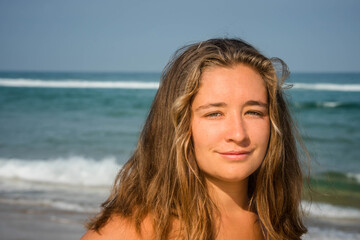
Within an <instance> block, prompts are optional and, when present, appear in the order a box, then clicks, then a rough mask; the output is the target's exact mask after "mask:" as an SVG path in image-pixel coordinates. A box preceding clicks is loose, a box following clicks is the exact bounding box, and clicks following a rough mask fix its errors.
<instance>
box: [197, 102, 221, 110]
mask: <svg viewBox="0 0 360 240" xmlns="http://www.w3.org/2000/svg"><path fill="white" fill-rule="evenodd" d="M211 107H226V103H224V102H218V103H209V104H205V105H201V106H199V107H198V108H196V109H195V112H197V111H200V110H203V109H207V108H211Z"/></svg>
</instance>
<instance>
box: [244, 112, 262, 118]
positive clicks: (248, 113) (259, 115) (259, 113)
mask: <svg viewBox="0 0 360 240" xmlns="http://www.w3.org/2000/svg"><path fill="white" fill-rule="evenodd" d="M246 115H250V116H254V117H263V116H264V113H262V112H259V111H247V112H246Z"/></svg>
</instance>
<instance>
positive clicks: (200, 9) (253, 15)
mask: <svg viewBox="0 0 360 240" xmlns="http://www.w3.org/2000/svg"><path fill="white" fill-rule="evenodd" d="M212 37H240V38H242V39H244V40H246V41H248V42H250V43H251V44H253V45H254V46H255V47H257V48H258V49H259V50H260V51H262V52H263V53H264V54H265V55H267V56H268V57H273V56H277V57H280V58H282V59H283V60H285V61H286V62H287V63H288V65H289V67H290V70H291V71H293V72H337V71H356V72H360V60H359V59H360V1H359V0H296V1H295V0H246V1H241V0H228V1H227V0H223V1H219V0H217V1H214V0H177V1H172V0H128V1H121V0H118V1H110V0H22V1H20V0H0V70H40V71H48V70H51V71H156V72H159V71H161V70H162V69H163V67H164V66H165V64H166V63H167V61H168V60H169V58H170V57H171V55H172V54H173V53H174V52H175V50H176V49H178V48H179V47H181V46H183V45H185V44H189V43H193V42H195V41H201V40H205V39H208V38H212Z"/></svg>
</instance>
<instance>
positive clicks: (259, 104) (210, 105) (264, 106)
mask: <svg viewBox="0 0 360 240" xmlns="http://www.w3.org/2000/svg"><path fill="white" fill-rule="evenodd" d="M244 105H245V106H259V107H263V108H266V109H267V108H268V104H267V103H264V102H261V101H255V100H249V101H247V102H246V103H245V104H244ZM226 106H227V104H226V103H224V102H218V103H209V104H204V105H201V106H199V107H198V108H196V109H195V112H197V111H200V110H204V109H208V108H211V107H226Z"/></svg>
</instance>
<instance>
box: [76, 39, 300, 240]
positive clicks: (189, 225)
mask: <svg viewBox="0 0 360 240" xmlns="http://www.w3.org/2000/svg"><path fill="white" fill-rule="evenodd" d="M275 64H280V65H281V66H282V76H280V77H279V76H278V74H277V71H276V69H275ZM286 75H287V70H286V65H285V63H283V62H282V61H281V60H280V59H268V58H266V57H265V56H263V55H261V54H260V53H259V52H258V51H257V50H256V49H255V48H254V47H252V46H251V45H249V44H247V43H245V42H243V41H241V40H238V39H211V40H208V41H204V42H200V43H196V44H193V45H190V46H187V47H185V48H182V49H180V50H179V51H178V52H177V53H176V54H175V56H174V58H173V60H172V61H170V63H169V64H168V65H167V67H166V68H165V70H164V72H163V75H162V78H161V83H160V87H159V90H158V92H157V94H156V96H155V99H154V102H153V104H152V107H151V109H150V112H149V116H148V118H147V120H146V123H145V125H144V129H143V131H142V133H141V135H140V138H139V141H138V145H137V148H136V150H135V152H134V154H133V156H132V157H131V158H130V159H129V161H128V162H127V163H126V164H125V165H124V167H123V168H122V169H121V171H120V172H119V174H118V176H117V178H116V180H115V184H114V187H113V190H112V193H111V194H110V196H109V198H108V199H107V201H105V202H104V203H103V204H102V211H101V212H100V214H99V215H98V216H97V217H95V218H94V219H93V220H92V221H91V222H90V223H89V224H88V228H89V231H88V232H87V233H86V234H85V235H84V236H83V238H82V239H83V240H91V239H158V240H160V239H161V240H165V239H187V240H193V239H206V240H208V239H224V240H229V239H231V240H233V239H273V240H274V239H292V240H294V239H300V238H301V236H302V234H304V233H305V232H306V227H305V226H304V225H303V223H302V219H301V215H300V209H299V207H300V197H301V190H302V174H301V169H300V166H299V160H298V155H297V149H296V139H295V136H294V127H293V124H292V120H291V116H290V115H289V112H288V109H287V105H286V102H285V99H284V96H283V89H282V85H283V80H284V79H285V77H286Z"/></svg>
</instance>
